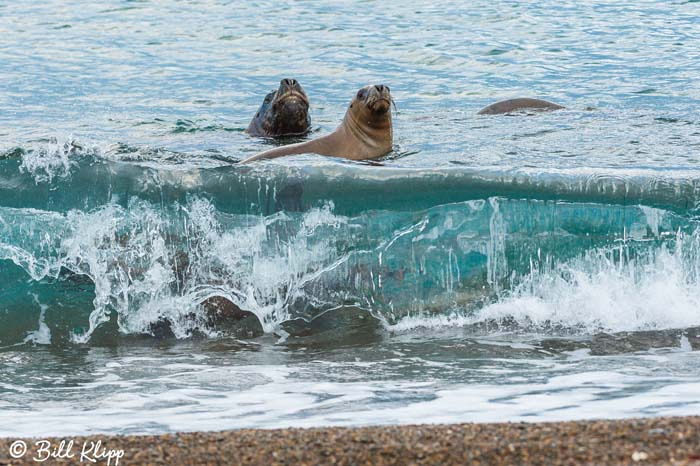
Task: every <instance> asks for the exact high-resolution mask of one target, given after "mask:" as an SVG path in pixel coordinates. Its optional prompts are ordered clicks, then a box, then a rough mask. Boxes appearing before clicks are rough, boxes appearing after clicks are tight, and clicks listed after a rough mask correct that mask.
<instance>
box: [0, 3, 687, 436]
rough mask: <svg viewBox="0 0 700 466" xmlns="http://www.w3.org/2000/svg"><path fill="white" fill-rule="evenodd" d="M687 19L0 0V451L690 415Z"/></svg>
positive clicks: (679, 14) (352, 6) (579, 7)
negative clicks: (59, 444)
mask: <svg viewBox="0 0 700 466" xmlns="http://www.w3.org/2000/svg"><path fill="white" fill-rule="evenodd" d="M698 5H700V3H697V2H695V1H693V0H691V1H673V2H664V3H658V2H651V1H638V2H630V3H627V2H604V1H586V2H572V3H566V2H565V3H562V2H551V1H539V2H518V3H515V4H514V3H512V2H499V1H496V2H493V1H490V2H483V1H476V2H468V3H463V4H461V3H458V4H454V3H452V2H435V1H431V2H413V3H411V4H410V5H408V4H406V3H405V2H403V3H401V2H394V1H383V2H371V1H365V2H332V1H328V2H279V1H278V2H214V1H198V2H194V1H192V2H175V1H158V2H155V1H148V0H142V1H122V2H112V3H110V4H109V5H106V4H104V2H94V3H90V2H70V1H47V2H41V3H35V2H3V1H1V0H0V281H1V282H2V287H0V435H3V436H19V435H70V434H76V433H87V434H89V433H94V432H108V433H161V432H171V431H192V430H220V429H228V428H236V427H263V428H273V427H284V426H323V425H369V424H406V423H422V422H429V423H433V422H486V421H520V420H525V421H542V420H568V419H588V418H602V417H606V418H608V417H614V418H616V417H631V416H660V415H682V414H700V405H699V402H700V400H698V397H697V393H698V391H699V390H700V365H698V359H697V358H698V352H697V351H698V350H700V228H699V226H700V224H699V218H698V213H699V212H698V209H699V208H700V170H699V169H698V162H700V117H698V111H697V108H698V106H699V105H700V79H699V78H700V52H699V51H698V48H697V44H698V43H699V42H700V22H698V20H697V18H698V13H699V11H698V8H699V7H698ZM286 77H293V78H296V79H297V80H299V81H300V82H301V84H302V85H303V86H304V88H305V90H306V92H307V94H308V95H309V98H310V101H311V118H312V124H313V128H314V130H313V132H312V134H311V135H309V137H316V136H318V135H321V134H324V133H327V132H329V131H332V130H333V129H334V128H335V126H336V125H337V124H338V122H339V121H340V119H341V118H342V116H343V114H344V112H345V109H346V107H347V105H348V103H349V101H350V99H351V98H352V96H353V95H354V93H355V92H356V91H357V89H358V88H360V87H362V86H364V85H366V84H369V83H377V84H378V83H383V84H387V85H389V86H390V87H391V89H392V93H393V95H394V98H395V100H396V104H397V111H396V112H395V114H394V150H393V152H392V153H391V154H389V155H388V156H387V157H386V158H385V159H384V160H382V161H381V164H380V165H368V164H365V163H358V162H349V161H343V160H331V159H325V158H322V157H320V156H314V155H303V156H295V157H289V158H282V159H277V160H275V161H268V162H261V163H257V164H251V165H247V166H244V167H239V166H237V165H236V162H237V161H238V160H240V159H242V158H244V157H247V156H249V155H251V154H254V153H256V152H258V151H261V150H264V149H268V148H270V147H271V146H273V145H275V144H278V143H279V142H276V141H270V140H265V139H258V138H251V137H249V136H248V135H246V134H245V133H244V129H245V127H246V126H247V124H248V122H249V120H250V118H251V117H252V115H254V113H255V111H256V110H257V107H258V106H259V104H260V102H261V100H262V98H263V97H264V95H265V94H266V93H267V92H268V91H269V90H271V89H274V88H275V87H277V85H278V83H279V80H280V79H282V78H286ZM523 96H527V97H539V98H545V99H548V100H552V101H554V102H557V103H560V104H562V105H564V106H566V109H565V110H562V111H558V112H552V113H541V114H532V115H518V116H477V115H476V112H477V111H478V110H479V109H480V108H482V107H483V106H485V105H488V104H490V103H493V102H495V101H497V100H501V99H505V98H511V97H523ZM286 142H289V141H286ZM212 302H217V303H219V304H221V303H224V304H226V303H233V305H234V306H231V305H228V306H224V307H223V311H221V312H219V313H218V314H217V313H216V312H215V311H213V310H212V305H211V303H212ZM203 303H204V304H203ZM207 303H208V304H207ZM220 309H221V307H220Z"/></svg>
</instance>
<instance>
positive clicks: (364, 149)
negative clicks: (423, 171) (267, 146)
mask: <svg viewBox="0 0 700 466" xmlns="http://www.w3.org/2000/svg"><path fill="white" fill-rule="evenodd" d="M391 104H392V100H391V92H390V90H389V87H388V86H383V85H376V86H366V87H363V88H362V89H360V90H359V91H358V92H357V95H356V96H355V98H354V99H353V100H352V102H351V103H350V107H348V110H347V112H345V117H344V118H343V122H342V123H341V124H340V126H338V128H336V130H335V131H333V132H332V133H331V134H328V135H326V136H322V137H320V138H318V139H314V140H313V141H308V142H302V143H298V144H290V145H287V146H282V147H278V148H276V149H271V150H268V151H265V152H262V153H260V154H257V155H254V156H252V157H249V158H247V159H245V160H243V161H242V162H241V163H248V162H252V161H254V160H260V159H274V158H277V157H283V156H285V155H292V154H308V153H315V154H321V155H326V156H329V157H345V158H348V159H352V160H367V159H376V158H378V157H381V156H383V155H385V154H387V153H389V152H390V151H391V149H392V144H393V134H392V127H391Z"/></svg>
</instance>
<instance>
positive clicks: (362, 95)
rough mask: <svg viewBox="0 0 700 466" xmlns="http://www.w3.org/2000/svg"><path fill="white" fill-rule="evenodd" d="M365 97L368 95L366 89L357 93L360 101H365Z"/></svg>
mask: <svg viewBox="0 0 700 466" xmlns="http://www.w3.org/2000/svg"><path fill="white" fill-rule="evenodd" d="M365 95H367V91H365V90H364V89H360V90H359V91H357V98H358V99H364V98H365Z"/></svg>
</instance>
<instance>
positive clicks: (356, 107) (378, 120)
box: [349, 84, 393, 128]
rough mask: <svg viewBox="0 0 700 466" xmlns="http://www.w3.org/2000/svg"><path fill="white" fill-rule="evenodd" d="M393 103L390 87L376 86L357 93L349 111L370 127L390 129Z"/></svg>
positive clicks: (364, 88)
mask: <svg viewBox="0 0 700 466" xmlns="http://www.w3.org/2000/svg"><path fill="white" fill-rule="evenodd" d="M392 103H393V100H392V98H391V90H390V89H389V86H385V85H383V84H375V85H369V86H365V87H363V88H362V89H360V90H359V91H357V94H356V95H355V98H354V99H353V100H352V103H351V104H350V109H349V110H351V111H352V112H351V113H352V114H353V115H354V117H355V118H356V119H357V120H358V121H361V122H363V123H364V124H366V125H369V126H370V127H373V128H383V127H387V126H389V127H390V126H391V104H392Z"/></svg>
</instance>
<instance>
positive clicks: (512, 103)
mask: <svg viewBox="0 0 700 466" xmlns="http://www.w3.org/2000/svg"><path fill="white" fill-rule="evenodd" d="M562 108H564V107H562V106H561V105H558V104H555V103H552V102H547V101H546V100H540V99H527V98H524V99H508V100H502V101H500V102H496V103H495V104H491V105H489V106H488V107H485V108H482V109H481V110H479V112H478V113H477V115H502V114H504V113H515V112H521V111H525V110H535V111H551V110H559V109H562Z"/></svg>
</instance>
